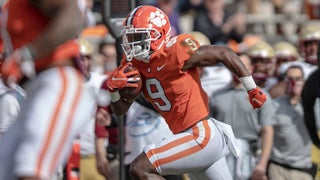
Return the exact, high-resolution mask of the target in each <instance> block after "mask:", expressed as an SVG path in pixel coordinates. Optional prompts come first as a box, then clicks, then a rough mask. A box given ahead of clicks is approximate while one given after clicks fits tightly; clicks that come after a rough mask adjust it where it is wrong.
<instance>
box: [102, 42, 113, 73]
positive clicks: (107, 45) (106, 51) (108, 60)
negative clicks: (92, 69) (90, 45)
mask: <svg viewBox="0 0 320 180" xmlns="http://www.w3.org/2000/svg"><path fill="white" fill-rule="evenodd" d="M98 51H99V53H100V54H101V55H102V58H103V62H102V67H103V71H104V73H111V72H112V71H113V70H115V69H116V68H117V50H116V45H115V42H111V41H102V42H101V43H100V44H99V50H98Z"/></svg>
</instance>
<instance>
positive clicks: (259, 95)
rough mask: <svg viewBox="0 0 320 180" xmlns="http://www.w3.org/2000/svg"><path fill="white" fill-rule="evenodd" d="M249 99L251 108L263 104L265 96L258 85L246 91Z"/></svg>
mask: <svg viewBox="0 0 320 180" xmlns="http://www.w3.org/2000/svg"><path fill="white" fill-rule="evenodd" d="M248 94H249V101H250V104H251V105H252V107H253V109H256V108H260V107H262V106H263V104H264V102H265V101H266V100H267V96H266V94H265V93H264V92H262V91H261V89H259V88H258V87H256V88H254V89H251V90H250V91H248Z"/></svg>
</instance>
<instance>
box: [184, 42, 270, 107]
mask: <svg viewBox="0 0 320 180" xmlns="http://www.w3.org/2000/svg"><path fill="white" fill-rule="evenodd" d="M218 63H223V64H224V65H225V66H226V67H227V68H228V69H229V70H230V71H231V72H232V73H234V74H235V75H237V76H238V77H239V79H240V81H241V82H242V84H243V85H244V87H245V88H246V90H247V91H248V93H249V100H250V103H251V105H252V106H253V108H254V109H255V108H260V107H261V106H263V104H264V102H265V101H266V99H267V97H266V95H265V93H263V92H262V91H261V90H260V89H259V88H258V87H257V85H256V83H255V82H254V80H253V78H252V77H251V74H250V73H249V71H248V70H247V69H246V67H245V65H244V64H243V63H242V61H241V60H240V58H239V57H238V56H237V54H235V53H234V52H233V51H232V50H231V49H230V48H228V47H225V46H215V45H207V46H201V47H199V48H198V49H197V50H196V51H194V53H193V55H192V56H191V57H190V58H189V59H188V60H187V61H186V62H185V64H184V66H183V67H182V71H187V70H188V69H190V68H193V67H206V66H214V65H216V64H218Z"/></svg>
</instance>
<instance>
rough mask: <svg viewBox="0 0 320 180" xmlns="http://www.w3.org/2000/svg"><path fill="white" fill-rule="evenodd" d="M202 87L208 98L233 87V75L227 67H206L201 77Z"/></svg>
mask: <svg viewBox="0 0 320 180" xmlns="http://www.w3.org/2000/svg"><path fill="white" fill-rule="evenodd" d="M200 80H201V85H202V87H203V89H204V90H205V91H206V93H207V94H208V96H209V97H210V96H212V94H214V93H216V92H217V91H220V90H224V89H227V88H230V87H231V81H232V75H231V72H230V71H229V69H228V68H226V67H225V66H219V65H217V66H212V67H204V68H203V74H202V75H201V79H200Z"/></svg>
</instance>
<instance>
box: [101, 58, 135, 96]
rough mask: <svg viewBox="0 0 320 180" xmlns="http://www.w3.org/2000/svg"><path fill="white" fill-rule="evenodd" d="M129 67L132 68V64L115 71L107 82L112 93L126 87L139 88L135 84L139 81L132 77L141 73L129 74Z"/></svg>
mask: <svg viewBox="0 0 320 180" xmlns="http://www.w3.org/2000/svg"><path fill="white" fill-rule="evenodd" d="M129 66H132V63H131V62H128V63H126V64H124V65H121V66H119V67H118V68H117V69H116V70H114V71H113V73H112V75H111V77H110V78H109V79H108V82H107V87H108V89H109V90H110V91H116V90H118V89H122V88H125V87H138V84H136V83H135V82H137V80H136V79H134V78H132V77H133V76H134V75H137V74H139V71H137V70H134V71H130V72H127V68H128V67H129Z"/></svg>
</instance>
